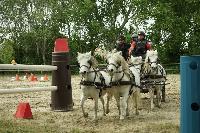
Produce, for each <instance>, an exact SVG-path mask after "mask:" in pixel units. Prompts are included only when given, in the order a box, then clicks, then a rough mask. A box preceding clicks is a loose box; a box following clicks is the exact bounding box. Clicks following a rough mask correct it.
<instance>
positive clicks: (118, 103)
mask: <svg viewBox="0 0 200 133" xmlns="http://www.w3.org/2000/svg"><path fill="white" fill-rule="evenodd" d="M114 97H115V100H116V102H117V108H118V111H119V115H120V114H121V111H120V97H119V95H118V94H117V95H116V94H115V95H114Z"/></svg>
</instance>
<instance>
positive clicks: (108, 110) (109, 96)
mask: <svg viewBox="0 0 200 133" xmlns="http://www.w3.org/2000/svg"><path fill="white" fill-rule="evenodd" d="M111 98H112V94H111V93H109V92H108V93H107V104H106V114H108V113H109V112H110V109H109V102H110V99H111Z"/></svg>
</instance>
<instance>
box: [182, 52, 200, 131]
mask: <svg viewBox="0 0 200 133" xmlns="http://www.w3.org/2000/svg"><path fill="white" fill-rule="evenodd" d="M180 75H181V120H180V128H181V129H180V130H181V133H200V56H181V57H180Z"/></svg>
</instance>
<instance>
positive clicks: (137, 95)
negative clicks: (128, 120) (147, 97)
mask: <svg viewBox="0 0 200 133" xmlns="http://www.w3.org/2000/svg"><path fill="white" fill-rule="evenodd" d="M133 95H134V100H135V114H136V115H139V111H138V108H139V103H140V88H136V92H134V94H133Z"/></svg>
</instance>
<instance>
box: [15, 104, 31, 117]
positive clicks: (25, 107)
mask: <svg viewBox="0 0 200 133" xmlns="http://www.w3.org/2000/svg"><path fill="white" fill-rule="evenodd" d="M15 117H16V118H23V119H32V118H33V115H32V112H31V107H30V105H29V103H19V105H18V106H17V111H16V113H15Z"/></svg>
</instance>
